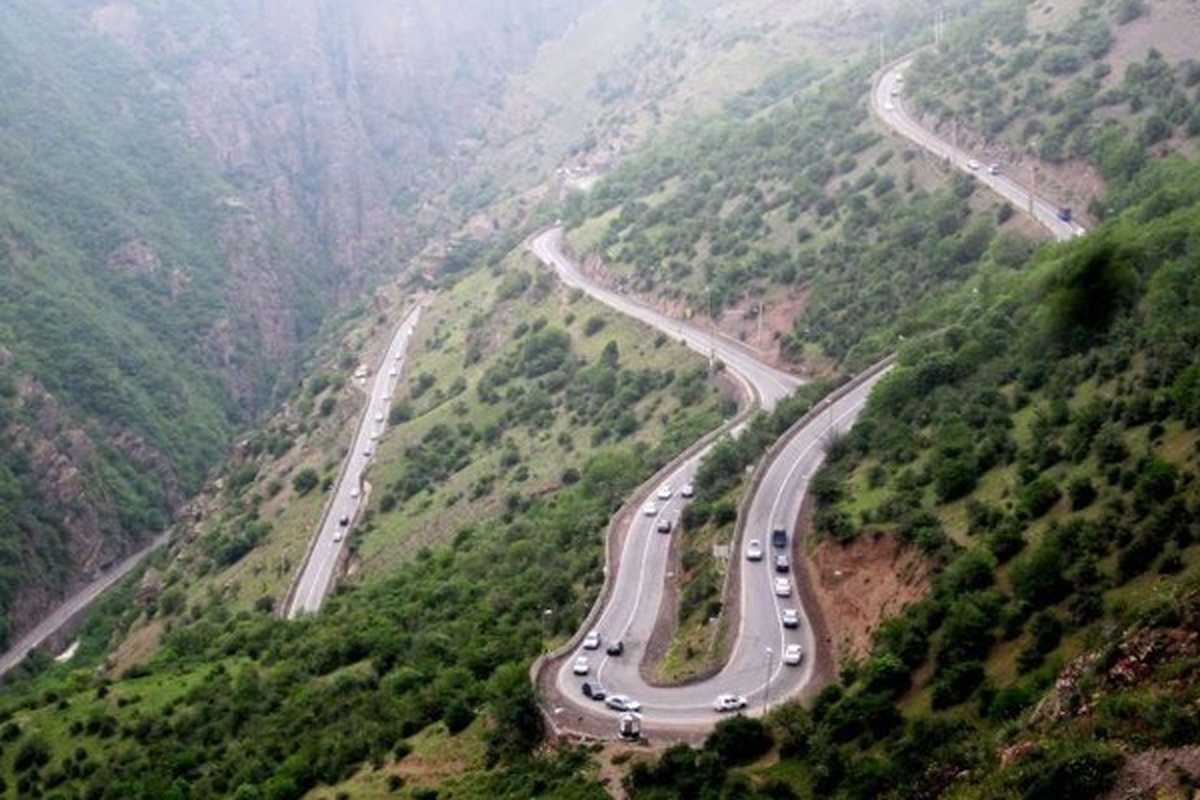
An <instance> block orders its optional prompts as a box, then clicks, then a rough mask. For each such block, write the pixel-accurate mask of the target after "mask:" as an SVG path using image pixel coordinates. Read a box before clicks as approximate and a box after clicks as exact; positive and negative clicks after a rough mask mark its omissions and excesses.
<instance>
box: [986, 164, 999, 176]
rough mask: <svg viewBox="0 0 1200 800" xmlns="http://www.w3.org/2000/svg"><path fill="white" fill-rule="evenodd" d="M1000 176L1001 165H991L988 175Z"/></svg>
mask: <svg viewBox="0 0 1200 800" xmlns="http://www.w3.org/2000/svg"><path fill="white" fill-rule="evenodd" d="M999 174H1000V165H999V164H989V165H988V175H999Z"/></svg>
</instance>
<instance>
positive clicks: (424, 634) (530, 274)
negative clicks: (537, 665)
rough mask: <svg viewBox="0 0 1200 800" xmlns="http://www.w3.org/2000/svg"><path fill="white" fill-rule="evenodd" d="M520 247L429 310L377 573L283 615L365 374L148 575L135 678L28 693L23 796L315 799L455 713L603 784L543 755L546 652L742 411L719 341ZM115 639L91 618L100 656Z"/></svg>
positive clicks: (9, 706)
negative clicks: (310, 609)
mask: <svg viewBox="0 0 1200 800" xmlns="http://www.w3.org/2000/svg"><path fill="white" fill-rule="evenodd" d="M505 253H509V249H508V247H505V248H504V249H503V250H501V251H498V252H497V253H495V254H493V255H489V254H488V253H486V252H484V253H481V254H480V258H479V260H478V261H477V262H475V266H476V267H477V269H475V270H473V271H472V272H471V273H470V274H464V275H461V276H457V275H453V274H450V275H447V276H446V278H445V280H444V282H443V287H442V289H441V290H440V291H439V293H438V296H437V298H436V299H435V301H434V305H433V307H432V308H431V309H430V311H429V312H428V314H427V315H426V316H425V317H424V318H423V322H422V324H421V327H420V330H419V332H418V337H417V338H418V341H419V343H420V344H419V345H418V348H417V349H418V351H419V357H418V358H417V359H416V361H415V363H416V364H417V367H416V368H415V369H414V370H413V371H412V373H411V374H409V375H407V376H406V379H405V382H404V387H403V388H402V389H400V390H398V392H397V394H396V404H395V406H394V407H393V423H394V425H395V426H396V427H395V428H394V429H391V430H390V432H389V433H388V434H387V435H385V437H384V438H383V439H381V441H380V445H379V448H380V466H379V467H378V468H376V469H375V470H374V471H373V472H372V474H371V476H370V481H371V483H372V490H371V491H372V497H371V506H372V510H371V511H370V512H369V513H368V516H367V519H366V521H365V522H364V524H362V525H360V526H358V527H357V528H356V530H355V531H354V533H353V537H352V548H353V550H354V551H355V552H356V556H355V564H356V566H355V572H356V573H357V574H358V575H359V576H360V577H359V578H358V579H357V580H355V581H352V582H351V583H349V584H348V585H347V586H345V587H343V589H342V590H341V591H340V592H339V595H338V597H336V598H335V599H334V600H333V602H332V603H331V604H330V606H329V607H328V608H327V609H326V610H325V611H323V612H322V614H321V615H319V617H317V618H315V619H312V620H306V621H304V622H303V623H300V624H287V625H284V624H281V623H280V622H279V620H278V619H277V618H276V617H274V616H271V615H270V614H269V613H267V612H269V611H270V610H271V609H272V606H273V604H274V598H277V597H279V596H281V590H282V589H284V588H286V582H287V580H288V579H289V578H290V574H291V573H290V571H284V570H280V569H278V561H277V559H278V558H280V555H279V554H280V553H281V548H291V552H293V553H295V552H298V551H299V549H300V548H301V547H302V546H303V542H304V541H305V540H307V538H308V536H310V535H311V531H312V526H311V523H312V522H313V521H314V520H315V514H316V513H318V512H319V508H320V505H321V503H322V502H323V500H322V496H321V495H322V492H323V489H322V488H321V487H322V485H323V484H324V482H325V481H326V480H327V479H328V478H330V477H331V476H332V471H333V470H335V469H336V465H337V462H336V459H335V458H332V457H331V458H329V460H327V461H320V460H319V459H321V458H323V457H322V456H319V455H317V452H316V447H315V446H316V445H318V444H319V443H320V442H322V441H324V442H325V443H326V444H327V445H328V444H333V445H334V446H335V447H336V442H337V441H338V439H337V437H338V435H340V433H341V432H342V431H343V430H344V428H343V427H342V426H343V425H344V423H345V422H346V421H347V419H349V418H353V416H354V415H355V412H354V410H353V409H354V407H355V406H356V405H357V401H356V400H355V398H354V394H355V393H356V392H357V391H358V389H357V385H356V384H355V382H353V381H341V380H339V379H337V378H331V377H326V378H323V379H320V380H317V379H316V378H314V379H313V381H310V382H309V383H308V384H307V385H306V386H305V388H304V389H303V390H302V393H301V394H300V395H299V396H298V397H297V398H296V399H295V401H294V403H293V404H292V408H293V411H292V413H291V414H290V415H289V416H288V417H287V418H284V419H281V420H280V421H279V423H277V425H276V426H273V428H272V430H273V431H274V433H273V434H268V438H265V439H264V440H262V441H261V442H259V443H257V444H256V443H247V453H248V454H253V455H249V456H248V458H247V460H246V461H245V463H244V465H243V466H242V467H239V468H237V469H235V470H232V471H231V472H230V474H229V475H228V476H227V477H226V480H225V483H224V489H223V491H224V492H225V494H226V497H225V498H224V503H223V507H224V508H225V509H226V510H224V511H222V512H220V513H218V514H215V515H214V516H213V517H212V518H211V519H210V520H208V521H207V522H206V523H204V524H202V525H201V526H200V528H199V529H198V531H197V536H196V538H195V539H194V540H193V542H192V543H191V544H189V545H187V546H186V547H185V548H184V549H183V550H182V551H181V553H180V554H179V556H178V557H176V558H174V559H172V560H170V561H166V560H160V561H159V562H158V563H157V565H156V567H155V569H156V570H157V571H160V572H159V575H160V577H159V579H158V580H157V581H156V582H149V581H144V582H143V583H142V591H141V593H140V601H139V602H138V603H134V604H132V608H131V609H130V610H127V611H126V612H125V618H126V623H125V625H127V626H129V630H132V631H134V634H133V635H132V636H130V635H129V630H122V631H121V635H122V636H124V637H125V641H126V645H125V648H124V649H123V650H122V651H120V652H119V653H118V655H117V658H118V660H117V662H116V663H117V664H119V665H120V666H119V669H120V670H122V672H121V673H116V674H114V673H108V674H107V676H105V673H104V672H103V671H101V672H100V673H98V674H97V673H94V672H93V668H92V667H89V666H87V661H86V658H91V657H94V656H93V655H88V656H85V661H84V663H80V664H77V665H75V666H71V667H52V666H50V665H43V666H44V667H45V668H46V669H45V671H43V672H41V673H40V674H38V675H37V676H32V677H27V678H25V679H24V681H23V682H18V683H17V684H16V685H15V686H14V687H12V689H11V690H10V692H9V694H8V696H7V698H6V706H5V711H4V716H5V718H6V720H7V723H6V724H7V725H8V727H7V728H6V730H8V731H9V734H8V736H9V737H10V739H9V741H10V742H12V745H11V746H6V747H4V748H3V750H2V751H0V753H2V754H0V759H3V764H4V768H3V770H2V772H3V774H5V775H7V776H9V777H8V779H7V781H8V782H7V785H8V786H9V787H10V791H12V790H13V789H14V788H15V789H16V790H17V791H19V792H20V793H22V794H25V793H27V792H32V791H35V788H34V787H38V788H40V789H41V790H45V791H48V790H51V789H54V788H58V789H60V790H70V791H72V792H74V791H81V792H82V791H88V792H92V793H96V792H98V793H99V794H98V796H112V797H162V796H170V793H171V791H173V789H172V787H174V786H183V785H186V786H188V787H189V791H190V792H192V793H193V794H194V793H197V792H198V793H200V794H214V795H224V794H231V793H233V792H234V791H235V790H238V789H242V787H243V786H244V787H247V788H245V789H242V791H250V788H249V787H253V788H254V791H256V792H260V793H262V794H263V795H265V796H272V797H297V796H301V795H302V794H303V793H304V792H306V791H307V790H308V789H309V788H311V787H313V786H314V785H316V784H318V783H321V784H327V785H337V784H338V783H340V782H341V781H343V780H347V779H349V778H351V776H352V775H355V773H356V772H359V771H360V770H361V774H359V775H358V776H357V777H356V778H355V781H356V783H361V784H364V785H371V784H379V783H381V782H384V781H386V780H388V779H389V776H390V775H396V776H397V778H396V779H394V780H402V778H400V776H402V775H403V774H404V773H405V767H404V765H403V758H404V756H405V755H406V754H408V752H409V751H410V749H412V747H413V746H414V745H413V744H410V743H409V741H408V739H409V737H413V736H415V735H416V734H418V733H419V732H421V731H426V733H425V734H424V735H425V736H430V735H433V736H437V735H439V734H438V733H437V731H439V730H448V731H449V733H450V734H454V735H459V734H461V735H462V736H464V737H470V738H471V739H473V740H475V741H478V742H479V747H478V750H477V756H478V759H480V760H479V761H475V762H472V764H471V765H470V766H471V769H472V770H478V769H480V768H482V767H484V766H486V765H488V764H492V763H495V762H496V760H497V759H502V760H504V761H505V763H510V762H511V763H512V764H514V765H516V766H514V767H513V769H515V770H517V772H516V773H514V774H519V771H520V770H523V769H529V770H531V771H532V774H534V775H536V776H538V778H537V779H539V780H544V781H547V782H548V785H550V786H560V785H561V786H568V787H569V786H576V785H578V786H582V785H583V784H582V783H580V780H579V778H578V777H576V772H577V768H578V766H579V764H581V763H582V762H580V761H579V759H578V757H577V756H575V755H572V754H570V753H566V754H564V755H563V756H562V761H561V763H559V762H555V761H549V762H546V761H539V762H535V763H532V764H528V765H526V766H521V765H522V764H525V763H526V762H525V756H526V754H527V752H528V751H529V749H530V748H532V747H533V746H535V745H536V743H537V740H538V737H539V736H540V719H539V718H538V716H537V713H536V711H535V710H534V709H533V707H532V696H531V692H532V687H531V686H530V685H529V682H528V677H527V667H528V664H529V662H530V661H531V659H532V658H533V657H534V656H535V655H537V654H538V653H540V652H541V651H542V649H543V648H544V647H547V646H550V645H552V644H553V643H555V642H558V641H561V640H562V639H563V638H565V637H566V636H569V635H570V634H571V633H573V632H574V630H575V628H576V627H577V626H578V625H579V624H580V621H581V620H582V618H583V616H584V615H585V614H586V612H587V609H588V608H589V606H590V603H591V602H592V600H593V599H594V596H595V593H596V591H597V590H598V588H599V581H600V580H601V571H600V561H601V559H602V556H603V538H602V537H603V533H604V531H605V529H606V527H607V524H608V519H609V516H610V515H611V514H612V512H613V511H614V510H615V509H616V508H617V507H618V506H619V505H620V503H622V502H623V501H624V499H625V498H626V497H627V495H628V493H629V492H630V491H631V490H632V489H633V488H634V487H635V486H636V485H637V483H638V482H640V481H641V480H643V479H645V478H646V477H648V476H649V475H650V474H652V473H653V471H654V470H655V469H657V468H658V467H659V466H661V465H662V464H663V463H665V461H666V460H667V459H668V458H670V457H671V456H672V455H674V454H675V453H677V452H679V451H680V450H681V449H682V448H684V447H686V446H687V445H688V444H690V443H691V442H692V441H693V440H694V439H695V438H698V437H699V436H700V435H702V434H703V433H704V432H706V431H708V430H710V429H712V428H713V427H715V426H717V425H718V424H720V421H721V419H722V416H723V415H724V414H726V413H728V410H729V409H728V402H729V400H728V398H725V397H724V396H723V395H722V393H720V392H718V391H717V390H716V389H714V388H713V387H712V386H711V385H710V384H709V382H708V376H707V373H706V365H705V362H704V361H703V359H701V358H700V357H698V356H696V355H695V354H693V353H691V352H690V351H687V350H685V349H684V348H682V347H681V346H680V345H678V344H677V343H675V342H672V341H671V340H670V339H668V338H667V337H658V338H655V337H647V336H646V335H645V331H643V330H639V329H636V328H635V327H633V326H631V325H629V324H628V323H627V322H625V321H623V320H620V319H617V318H615V317H613V316H612V315H611V314H610V313H609V312H606V311H605V310H604V309H603V308H601V307H599V306H597V305H595V304H594V303H592V302H590V301H588V300H586V299H585V298H584V297H583V296H581V295H579V294H577V293H574V292H567V291H565V290H563V289H561V288H560V287H558V286H557V285H556V284H555V282H554V281H552V280H550V278H549V275H548V274H547V273H545V272H544V271H542V269H541V268H540V267H536V266H534V264H533V263H532V260H531V257H530V256H528V255H525V254H523V253H521V252H520V251H516V252H512V253H510V254H509V255H507V256H505ZM397 318H398V317H395V316H393V317H391V319H390V320H386V319H384V318H379V319H377V318H374V317H372V318H364V319H361V320H360V321H359V322H358V323H357V324H355V325H354V326H353V327H352V328H348V330H347V335H346V338H345V339H344V340H343V347H344V348H345V349H344V350H342V351H340V352H338V351H333V352H330V353H329V356H330V357H332V358H334V359H335V360H336V363H339V364H343V365H345V364H350V365H353V364H355V363H357V361H358V357H359V356H361V357H362V358H363V359H364V361H365V362H366V363H374V362H373V361H372V360H371V358H370V356H371V355H372V354H371V353H369V352H366V351H364V352H356V351H355V349H354V346H355V343H359V344H361V343H362V342H364V341H367V340H366V339H364V338H363V334H364V333H365V332H367V331H368V330H370V329H372V328H378V329H380V330H386V329H387V327H388V324H387V322H388V321H395V319H397ZM351 368H352V367H351ZM426 375H432V376H433V378H432V379H430V378H427V377H425V376H426ZM446 375H454V376H455V378H454V379H453V380H449V381H445V383H443V379H442V377H439V376H446ZM459 376H461V377H459ZM318 377H319V376H318ZM330 397H333V398H336V402H335V403H333V404H331V405H329V406H327V405H326V404H325V402H324V401H325V399H326V398H330ZM323 407H327V408H328V409H329V411H328V413H327V414H323V413H322V410H321V409H322V408H323ZM339 420H340V422H339ZM270 436H277V437H282V438H285V439H286V438H288V437H292V442H289V443H287V444H284V443H277V442H278V440H275V439H271V438H269V437H270ZM293 445H294V448H293ZM303 452H307V453H308V455H301V454H300V453H303ZM310 468H311V469H313V470H314V471H315V472H316V474H317V477H318V483H317V486H316V487H315V488H308V489H305V488H304V487H305V486H307V485H308V484H307V483H304V482H301V481H297V480H295V479H296V477H297V476H299V475H300V474H301V473H302V472H303V471H304V470H305V469H310ZM389 498H390V499H389ZM246 537H250V538H251V539H253V541H249V542H247V540H246ZM239 542H240V543H242V544H243V545H246V546H241V545H239ZM151 586H154V587H156V591H147V587H151ZM264 598H267V600H266V601H264ZM127 601H128V599H127ZM547 609H549V610H550V612H551V613H549V614H547V613H546V611H547ZM105 635H111V633H109V632H107V631H104V630H100V629H99V628H97V629H94V630H93V631H92V632H90V633H89V634H88V637H87V639H86V646H85V648H84V651H85V653H87V654H94V653H96V652H97V648H96V643H97V642H96V640H97V639H98V638H99V637H101V636H105ZM137 648H141V649H140V650H137ZM135 650H136V653H135ZM235 687H238V688H236V689H235ZM314 714H315V715H316V716H315V717H314ZM152 720H153V721H152ZM430 726H433V727H432V728H431V727H430ZM464 731H465V732H464ZM442 735H444V734H442ZM214 737H215V738H214ZM217 740H219V743H218V741H217ZM283 753H287V754H289V755H287V756H285V757H283V758H282V759H281V758H280V755H281V754H283ZM366 763H371V764H374V765H375V766H374V767H367V768H363V765H364V764H366ZM118 764H120V766H118ZM481 776H482V777H481ZM514 780H516V779H515V777H513V775H508V776H507V777H505V776H504V775H502V774H501V775H495V776H486V775H484V774H483V773H480V774H478V775H476V776H474V777H473V778H472V781H473V782H474V785H475V788H473V789H472V790H471V792H472V796H483V795H484V794H494V793H496V792H501V794H502V796H510V797H518V796H520V792H521V791H524V790H523V789H518V788H515V787H509V788H507V789H501V788H498V787H501V786H503V785H504V782H505V781H514ZM591 796H596V795H595V794H594V792H593V794H592V795H591Z"/></svg>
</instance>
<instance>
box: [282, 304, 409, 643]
mask: <svg viewBox="0 0 1200 800" xmlns="http://www.w3.org/2000/svg"><path fill="white" fill-rule="evenodd" d="M426 305H428V300H424V299H423V300H420V301H418V302H417V304H416V305H414V306H413V308H412V310H411V311H409V312H408V315H407V316H406V317H405V318H404V321H403V322H401V323H400V325H399V327H397V328H396V332H395V333H394V334H393V335H392V341H391V344H389V345H388V349H387V353H385V354H384V357H383V362H382V363H381V364H380V365H379V368H378V369H377V370H376V371H375V375H374V377H373V378H372V379H371V380H369V381H368V383H369V386H368V387H367V391H368V392H369V394H368V397H367V403H366V407H365V408H364V409H363V414H362V418H361V419H360V420H359V423H358V432H357V433H356V434H355V436H354V442H353V443H352V444H351V446H350V451H349V452H348V453H347V454H346V459H345V461H344V462H343V464H342V474H341V475H340V476H339V477H338V481H337V484H336V485H335V486H334V487H333V495H332V497H331V499H330V501H329V502H328V504H327V505H326V508H325V514H324V516H323V517H322V518H321V524H320V527H319V528H318V530H317V535H316V537H315V538H314V539H313V540H312V542H311V543H310V545H309V549H308V557H307V558H306V559H305V562H304V568H303V570H302V571H301V573H300V576H299V578H298V579H297V580H296V582H295V585H294V588H293V590H292V592H291V594H290V597H291V602H290V603H289V605H288V608H287V617H288V618H289V619H295V618H296V617H298V616H299V615H301V614H313V613H316V612H317V611H319V610H320V609H321V604H322V603H323V602H324V601H325V596H326V595H327V594H328V593H329V590H330V588H331V587H332V586H333V583H334V579H335V578H336V576H337V569H338V564H339V563H340V561H341V558H342V553H343V551H344V550H345V547H346V542H347V540H348V539H349V536H350V532H351V530H352V529H353V527H354V522H355V520H356V519H357V518H358V513H359V510H360V508H361V505H362V503H363V502H364V501H365V498H364V496H363V495H364V491H363V490H364V488H365V486H364V483H363V476H364V474H365V473H366V471H367V468H368V467H369V466H370V464H371V459H372V458H374V456H375V448H376V447H377V446H378V444H379V442H378V440H379V437H380V436H382V435H383V432H384V430H385V428H386V426H387V417H388V411H389V410H390V408H391V400H392V392H394V391H395V389H396V384H397V383H398V382H399V381H400V376H401V374H402V373H403V372H404V364H405V353H406V352H407V350H408V344H409V341H410V340H411V338H412V334H413V331H414V330H415V329H416V327H417V319H418V318H419V317H420V315H421V312H422V311H423V310H424V309H425V307H426Z"/></svg>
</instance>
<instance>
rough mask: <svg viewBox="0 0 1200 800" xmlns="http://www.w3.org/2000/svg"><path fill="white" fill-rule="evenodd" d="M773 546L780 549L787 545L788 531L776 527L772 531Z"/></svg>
mask: <svg viewBox="0 0 1200 800" xmlns="http://www.w3.org/2000/svg"><path fill="white" fill-rule="evenodd" d="M771 546H772V547H775V548H777V549H779V550H782V549H783V548H785V547H787V531H785V530H784V529H783V528H776V529H775V530H773V531H771Z"/></svg>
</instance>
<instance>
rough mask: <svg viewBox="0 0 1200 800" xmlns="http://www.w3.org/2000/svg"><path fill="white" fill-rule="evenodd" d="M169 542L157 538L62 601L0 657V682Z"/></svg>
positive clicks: (164, 536) (163, 537)
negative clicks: (143, 560) (34, 651)
mask: <svg viewBox="0 0 1200 800" xmlns="http://www.w3.org/2000/svg"><path fill="white" fill-rule="evenodd" d="M169 538H170V537H169V536H168V534H165V533H164V534H161V535H160V536H158V537H157V538H155V539H154V541H152V542H151V543H150V544H149V545H147V546H146V547H144V548H142V549H141V550H139V551H137V552H136V553H134V554H133V555H131V556H128V557H127V558H125V560H123V561H121V562H119V563H117V564H116V565H115V566H113V567H110V568H109V569H108V570H106V571H105V572H104V574H102V575H101V576H100V577H98V578H96V579H95V580H94V581H92V582H91V583H89V584H88V585H87V586H84V587H83V588H82V589H80V590H79V591H77V592H75V593H74V594H73V595H71V596H70V597H68V598H67V599H66V600H65V601H63V603H62V605H60V606H59V607H58V608H56V609H54V611H52V612H51V613H50V614H49V615H48V616H47V617H46V618H45V619H43V620H42V621H41V622H39V623H38V624H37V626H36V627H34V629H33V630H31V631H29V633H26V634H25V635H24V636H22V637H21V638H20V639H18V640H17V642H16V644H14V645H13V646H12V647H10V648H9V649H8V652H6V653H4V654H3V655H0V678H2V677H4V676H5V675H6V674H8V672H9V671H10V670H12V668H13V667H15V666H17V665H18V664H20V663H21V662H22V661H23V660H24V659H25V657H26V656H28V655H29V654H30V653H31V652H32V651H33V650H35V649H37V648H38V647H40V646H41V645H42V644H44V643H45V642H46V641H47V640H48V639H49V638H50V637H51V636H53V635H54V634H56V633H58V632H59V631H60V630H62V629H63V627H64V626H66V625H67V623H69V622H70V621H71V620H72V619H74V618H75V617H76V616H77V615H79V614H81V613H83V612H84V611H86V610H87V608H88V607H89V606H91V604H92V603H94V602H96V599H97V598H98V597H100V595H102V594H104V593H105V592H106V591H108V590H109V589H111V588H112V587H113V586H115V585H116V584H117V582H118V581H120V580H121V579H122V578H124V577H125V576H126V575H128V574H129V573H130V572H132V571H133V569H134V567H136V566H137V565H138V564H140V563H142V559H144V558H145V557H146V556H148V555H150V554H151V553H153V552H154V551H155V550H157V549H158V548H160V547H162V546H163V545H164V544H166V543H167V541H168V540H169Z"/></svg>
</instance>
